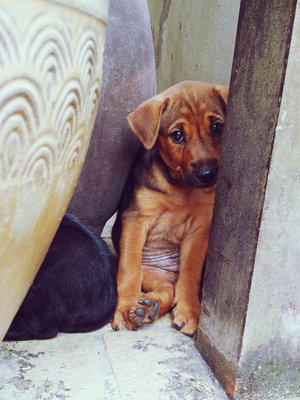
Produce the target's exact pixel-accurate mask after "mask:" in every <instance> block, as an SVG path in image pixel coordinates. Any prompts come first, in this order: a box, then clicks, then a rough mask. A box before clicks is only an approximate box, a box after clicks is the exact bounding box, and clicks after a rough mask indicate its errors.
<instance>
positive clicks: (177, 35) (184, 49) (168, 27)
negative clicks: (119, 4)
mask: <svg viewBox="0 0 300 400" xmlns="http://www.w3.org/2000/svg"><path fill="white" fill-rule="evenodd" d="M148 5H149V10H150V15H151V25H152V33H153V39H154V48H155V59H156V69H157V87H158V91H159V92H160V91H162V90H165V89H166V88H167V87H169V86H171V85H173V84H174V83H177V82H179V81H182V80H185V79H192V80H203V81H207V82H210V83H222V84H224V85H228V84H229V80H230V73H231V64H232V57H233V50H234V43H235V33H236V28H237V21H238V12H239V6H240V0H222V1H220V0H201V1H186V0H173V1H172V0H148Z"/></svg>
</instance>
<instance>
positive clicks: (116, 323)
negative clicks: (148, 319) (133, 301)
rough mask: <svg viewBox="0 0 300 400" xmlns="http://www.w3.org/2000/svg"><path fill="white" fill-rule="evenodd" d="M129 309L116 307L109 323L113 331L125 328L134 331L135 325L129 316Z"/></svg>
mask: <svg viewBox="0 0 300 400" xmlns="http://www.w3.org/2000/svg"><path fill="white" fill-rule="evenodd" d="M129 311H130V307H125V306H123V307H120V306H118V307H117V309H116V311H115V314H114V316H113V319H112V321H111V326H112V328H113V329H114V330H115V331H119V330H120V329H123V328H127V329H129V330H131V331H132V330H136V323H135V322H134V321H133V320H132V319H131V318H130V316H129Z"/></svg>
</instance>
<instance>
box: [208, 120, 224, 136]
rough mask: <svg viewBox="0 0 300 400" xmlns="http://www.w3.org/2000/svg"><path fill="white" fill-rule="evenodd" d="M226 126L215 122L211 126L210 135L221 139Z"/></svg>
mask: <svg viewBox="0 0 300 400" xmlns="http://www.w3.org/2000/svg"><path fill="white" fill-rule="evenodd" d="M223 128H224V124H221V123H220V122H213V123H212V124H211V131H210V135H211V136H212V137H219V136H220V135H221V133H222V132H223Z"/></svg>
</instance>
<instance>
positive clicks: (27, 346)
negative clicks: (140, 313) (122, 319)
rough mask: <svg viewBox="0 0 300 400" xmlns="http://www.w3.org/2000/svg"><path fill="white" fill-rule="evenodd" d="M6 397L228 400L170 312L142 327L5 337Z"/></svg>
mask: <svg viewBox="0 0 300 400" xmlns="http://www.w3.org/2000/svg"><path fill="white" fill-rule="evenodd" d="M0 399H1V400H19V399H22V400H35V399H43V400H44V399H62V400H67V399H71V400H83V399H84V400H127V399H128V400H148V399H149V400H169V399H171V400H177V399H178V400H183V399H184V400H196V399H197V400H228V398H227V396H226V395H225V393H224V392H223V391H222V389H221V387H220V385H219V383H218V382H217V381H216V379H215V378H214V377H213V375H212V373H211V371H210V370H209V369H208V367H207V365H206V364H205V362H204V361H203V359H202V358H201V356H200V354H199V353H198V351H197V350H196V348H195V346H194V342H193V340H192V339H190V338H188V337H186V336H184V335H183V334H182V333H180V332H178V331H176V330H175V329H174V328H173V327H172V326H171V322H170V316H169V315H166V316H165V317H163V318H161V319H159V320H158V321H157V322H156V323H155V324H153V325H151V326H147V327H144V328H142V329H140V330H138V331H137V332H129V331H126V330H125V331H120V332H114V331H113V330H112V329H111V327H110V326H109V325H107V326H105V327H104V328H102V329H100V330H99V331H97V332H92V333H86V334H69V335H68V334H60V335H58V336H57V337H56V338H55V339H52V340H45V341H27V342H11V343H8V342H5V343H2V345H1V352H0Z"/></svg>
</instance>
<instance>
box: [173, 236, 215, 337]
mask: <svg viewBox="0 0 300 400" xmlns="http://www.w3.org/2000/svg"><path fill="white" fill-rule="evenodd" d="M207 248H208V229H206V230H202V231H200V232H196V233H193V234H191V235H189V236H187V237H186V238H185V239H184V240H183V242H182V244H181V248H180V272H179V277H178V281H177V283H176V285H175V299H174V306H175V308H174V309H173V317H174V320H173V322H174V325H175V326H176V327H177V328H178V329H180V331H181V332H182V333H185V334H186V335H189V336H193V337H195V336H196V334H197V329H198V323H199V317H200V300H199V289H200V280H201V274H202V268H203V264H204V260H205V256H206V253H207Z"/></svg>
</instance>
